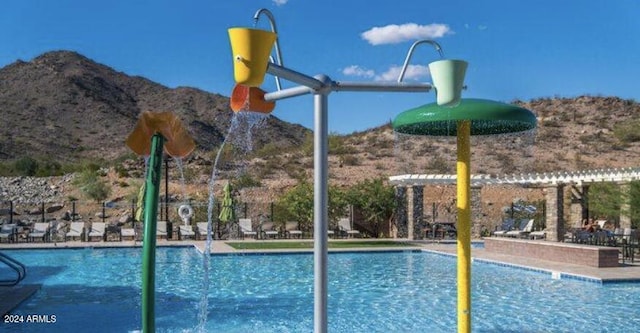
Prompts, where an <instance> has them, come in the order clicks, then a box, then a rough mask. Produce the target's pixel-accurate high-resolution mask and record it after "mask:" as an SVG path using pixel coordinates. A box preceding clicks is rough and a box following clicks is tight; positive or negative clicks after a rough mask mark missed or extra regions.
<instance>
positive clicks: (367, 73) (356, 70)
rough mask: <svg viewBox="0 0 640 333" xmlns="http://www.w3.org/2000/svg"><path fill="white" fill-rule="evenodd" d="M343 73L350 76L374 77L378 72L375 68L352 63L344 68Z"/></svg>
mask: <svg viewBox="0 0 640 333" xmlns="http://www.w3.org/2000/svg"><path fill="white" fill-rule="evenodd" d="M342 74H344V75H349V76H360V77H373V76H374V75H376V73H375V72H374V71H373V69H366V68H363V67H360V66H358V65H351V66H348V67H345V68H344V69H342Z"/></svg>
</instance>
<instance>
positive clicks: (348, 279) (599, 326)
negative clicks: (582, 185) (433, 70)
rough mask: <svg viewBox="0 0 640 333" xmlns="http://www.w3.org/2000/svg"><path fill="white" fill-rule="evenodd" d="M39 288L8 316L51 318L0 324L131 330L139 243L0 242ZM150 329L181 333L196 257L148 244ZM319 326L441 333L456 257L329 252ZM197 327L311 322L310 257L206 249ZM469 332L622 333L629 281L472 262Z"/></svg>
mask: <svg viewBox="0 0 640 333" xmlns="http://www.w3.org/2000/svg"><path fill="white" fill-rule="evenodd" d="M3 252H4V253H6V254H8V255H10V256H12V257H14V258H16V259H18V260H19V261H21V262H23V263H24V264H26V265H27V267H28V276H27V279H26V280H25V281H24V282H23V283H25V284H31V283H39V284H42V288H41V290H40V291H38V292H37V293H36V294H35V295H34V296H33V297H32V298H30V299H28V300H27V301H25V302H23V303H22V304H21V305H20V306H19V307H18V308H17V309H15V310H14V311H12V314H13V315H22V316H26V315H30V314H36V315H55V316H56V321H55V323H28V324H27V323H22V324H7V323H3V324H1V325H0V332H78V331H91V332H133V331H139V330H140V329H141V313H140V312H141V305H140V303H141V289H140V288H141V257H142V249H140V248H132V249H61V250H3ZM156 259H157V265H156V311H155V313H156V329H157V331H158V332H193V331H196V327H197V325H198V311H199V310H198V309H199V306H200V298H201V291H202V289H203V276H202V275H203V268H202V255H201V254H200V253H198V252H197V251H196V250H195V249H194V248H158V249H157V254H156ZM328 272H329V286H328V290H329V298H328V302H329V303H328V308H329V309H328V316H329V320H328V323H329V324H328V325H329V331H330V332H451V331H455V327H456V322H457V318H456V260H455V258H454V257H450V256H444V255H438V254H433V253H425V252H412V251H404V252H385V253H341V254H330V255H329V268H328ZM209 273H210V274H209V281H210V286H209V288H208V290H209V293H208V305H209V308H208V317H207V323H206V326H205V327H204V331H206V332H311V331H313V255H311V254H291V255H227V256H219V255H216V256H211V257H210V271H209ZM472 327H473V331H474V332H625V331H626V332H633V331H636V330H637V328H638V327H640V284H637V283H619V284H605V285H601V284H596V283H590V282H583V281H576V280H554V279H551V277H550V276H549V275H548V274H541V273H538V272H533V271H527V270H521V269H515V268H510V267H503V266H499V265H492V264H487V263H481V262H474V263H473V267H472Z"/></svg>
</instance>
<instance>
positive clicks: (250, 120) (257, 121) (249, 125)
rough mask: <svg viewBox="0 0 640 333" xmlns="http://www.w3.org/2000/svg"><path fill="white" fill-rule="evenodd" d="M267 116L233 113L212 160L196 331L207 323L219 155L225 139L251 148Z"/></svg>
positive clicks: (247, 149)
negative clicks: (253, 132) (234, 136)
mask: <svg viewBox="0 0 640 333" xmlns="http://www.w3.org/2000/svg"><path fill="white" fill-rule="evenodd" d="M268 117H269V116H268V115H265V114H261V113H254V112H238V113H234V115H233V118H232V119H231V125H230V126H229V130H228V131H227V135H226V136H225V137H224V140H223V141H222V144H221V145H220V148H219V149H218V153H217V154H216V158H215V160H214V162H213V170H212V171H211V179H210V180H209V202H208V205H207V240H206V243H205V248H204V251H203V252H202V267H203V281H202V294H201V298H200V304H199V310H200V311H199V313H198V326H197V327H196V332H206V329H205V325H206V323H207V316H208V312H209V309H208V308H209V302H208V295H209V261H210V257H211V255H210V254H211V244H212V241H213V239H212V238H213V237H212V231H213V208H214V204H215V194H214V185H215V181H216V177H217V171H218V170H217V169H218V162H219V161H220V156H222V151H223V150H224V147H225V144H226V143H227V141H233V143H234V146H236V147H239V148H241V149H243V150H244V151H245V152H248V151H251V150H253V136H252V131H253V129H254V128H255V127H258V126H260V125H262V124H263V123H264V122H265V120H266V119H267V118H268ZM232 133H238V134H240V133H244V136H241V135H238V137H237V138H235V140H234V138H233V137H232V136H231V134H232Z"/></svg>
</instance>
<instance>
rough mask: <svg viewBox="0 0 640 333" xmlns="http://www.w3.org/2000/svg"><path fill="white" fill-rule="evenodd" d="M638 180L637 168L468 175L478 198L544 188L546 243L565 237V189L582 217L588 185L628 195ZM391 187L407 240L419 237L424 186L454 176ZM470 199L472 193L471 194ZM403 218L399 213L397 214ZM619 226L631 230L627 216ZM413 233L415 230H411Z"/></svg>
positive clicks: (405, 179)
mask: <svg viewBox="0 0 640 333" xmlns="http://www.w3.org/2000/svg"><path fill="white" fill-rule="evenodd" d="M634 180H640V167H630V168H607V169H593V170H580V171H558V172H544V173H521V174H512V175H502V176H496V175H471V186H472V188H473V189H475V191H473V190H472V192H475V193H476V196H479V191H478V189H480V188H482V186H486V185H519V186H525V187H542V188H545V190H546V191H545V199H546V221H547V227H546V230H547V240H551V241H561V240H562V236H563V235H564V220H563V216H564V214H563V213H564V212H563V206H564V205H563V198H564V188H565V187H570V189H571V195H572V204H571V211H570V215H571V216H580V219H579V220H582V216H583V215H584V212H585V211H586V209H585V206H586V204H587V200H586V198H587V196H588V189H589V185H590V184H591V183H600V182H613V183H616V184H618V185H619V186H621V187H622V190H623V193H628V191H629V186H630V185H629V183H630V182H631V181H634ZM389 182H390V184H392V185H394V186H395V187H396V197H397V198H398V200H399V201H402V202H404V204H403V205H402V207H403V208H404V209H406V216H407V219H406V229H405V228H403V227H404V225H403V224H404V223H405V222H404V221H398V224H399V225H400V226H401V227H399V230H400V234H404V233H406V236H407V237H408V238H409V239H413V238H414V237H417V235H418V232H419V231H418V228H415V225H416V224H419V223H421V221H420V218H421V216H422V212H423V191H424V187H425V186H427V185H454V184H455V183H456V175H449V174H430V175H427V174H405V175H397V176H391V177H389ZM472 196H473V194H472ZM397 215H402V214H397ZM620 227H622V228H625V227H631V220H630V218H629V216H626V215H624V214H622V215H621V216H620ZM414 230H415V231H414Z"/></svg>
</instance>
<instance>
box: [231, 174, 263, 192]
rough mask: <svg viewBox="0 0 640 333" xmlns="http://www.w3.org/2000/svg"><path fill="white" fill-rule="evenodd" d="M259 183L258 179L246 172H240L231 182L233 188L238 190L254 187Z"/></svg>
mask: <svg viewBox="0 0 640 333" xmlns="http://www.w3.org/2000/svg"><path fill="white" fill-rule="evenodd" d="M260 185H261V183H260V181H259V180H257V179H255V178H253V177H252V176H251V175H250V174H249V173H247V172H243V173H242V174H240V175H239V176H238V178H236V179H235V181H234V182H233V188H235V189H238V190H239V189H242V188H245V187H256V186H260Z"/></svg>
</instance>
